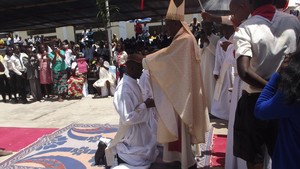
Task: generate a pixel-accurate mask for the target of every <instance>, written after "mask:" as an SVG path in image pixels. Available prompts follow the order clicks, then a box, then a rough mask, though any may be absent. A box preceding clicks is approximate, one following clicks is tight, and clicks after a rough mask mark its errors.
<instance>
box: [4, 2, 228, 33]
mask: <svg viewBox="0 0 300 169" xmlns="http://www.w3.org/2000/svg"><path fill="white" fill-rule="evenodd" d="M144 1H145V5H144V10H143V11H141V9H140V0H109V4H110V5H115V6H118V7H119V13H118V14H117V15H116V16H115V17H114V18H112V21H127V20H130V19H136V18H145V17H161V16H165V14H166V11H167V8H168V5H169V0H144ZM229 1H230V0H222V1H221V0H220V1H217V0H201V2H202V3H203V6H204V8H205V9H206V10H210V11H212V12H220V11H228V3H229ZM0 4H1V5H0V21H1V26H0V32H8V31H20V30H35V29H44V28H53V27H61V26H68V25H73V26H76V25H86V24H98V25H99V23H100V20H99V19H97V17H96V15H97V12H98V9H97V6H96V0H84V1H83V0H22V1H20V0H0ZM200 11H201V9H200V6H199V2H198V0H186V11H185V12H186V14H191V13H199V12H200Z"/></svg>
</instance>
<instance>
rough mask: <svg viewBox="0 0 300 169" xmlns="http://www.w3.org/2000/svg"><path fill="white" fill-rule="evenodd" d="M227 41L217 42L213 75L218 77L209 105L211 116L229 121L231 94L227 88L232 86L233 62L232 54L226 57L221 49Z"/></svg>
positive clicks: (224, 39) (223, 39)
mask: <svg viewBox="0 0 300 169" xmlns="http://www.w3.org/2000/svg"><path fill="white" fill-rule="evenodd" d="M224 41H229V40H227V39H226V38H224V37H223V38H222V39H220V40H219V41H218V44H217V49H216V60H215V68H214V74H215V75H218V76H219V78H218V79H217V82H216V86H215V91H214V96H213V100H212V104H211V114H212V115H214V116H216V117H218V118H220V119H224V120H228V119H229V109H230V99H231V92H229V90H228V89H229V88H231V87H232V85H233V80H232V79H231V77H232V73H233V71H232V67H233V64H234V62H235V59H234V57H233V54H230V55H226V52H225V51H224V50H223V49H222V47H221V43H222V42H224Z"/></svg>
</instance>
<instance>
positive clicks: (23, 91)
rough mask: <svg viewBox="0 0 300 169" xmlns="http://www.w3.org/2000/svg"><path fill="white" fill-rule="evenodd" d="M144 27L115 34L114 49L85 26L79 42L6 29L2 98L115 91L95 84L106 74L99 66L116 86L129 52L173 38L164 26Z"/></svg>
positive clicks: (41, 98)
mask: <svg viewBox="0 0 300 169" xmlns="http://www.w3.org/2000/svg"><path fill="white" fill-rule="evenodd" d="M145 25H146V24H145ZM146 28H147V27H144V28H142V32H141V33H140V34H139V33H137V36H136V37H132V38H126V39H123V38H120V39H119V38H118V37H117V36H116V34H113V37H112V43H111V44H110V45H111V47H112V52H111V53H110V51H109V44H108V42H107V41H100V42H99V41H97V42H94V38H93V34H94V32H93V30H92V29H90V30H86V29H84V30H83V32H82V39H80V40H78V42H77V43H76V42H73V41H68V40H63V41H62V40H60V39H50V38H47V37H44V36H43V35H41V36H30V37H29V38H27V39H25V40H23V39H22V37H20V36H19V35H18V34H15V37H14V38H12V37H11V36H10V35H8V36H7V37H6V40H5V41H4V40H2V39H1V41H0V52H1V53H0V55H1V56H0V57H1V66H0V67H3V69H1V70H0V72H1V74H0V76H1V79H0V85H1V86H0V89H1V95H2V99H3V101H4V102H11V103H19V102H21V103H28V99H30V100H32V101H41V102H43V101H45V100H58V101H63V100H64V99H73V98H76V99H79V98H82V97H84V96H87V95H88V94H94V95H95V97H98V96H100V97H106V96H109V95H113V90H111V91H110V90H107V91H110V92H103V90H102V93H101V87H100V86H97V84H102V82H101V83H99V81H98V83H96V81H97V80H99V78H100V77H102V78H103V74H102V76H101V75H100V73H101V71H100V70H102V73H103V71H104V69H100V68H101V67H102V68H105V70H107V71H105V72H104V74H108V73H110V74H112V75H113V76H111V75H109V76H110V77H112V78H114V79H115V80H114V81H113V80H109V81H110V82H112V84H111V85H110V86H114V85H115V84H116V83H117V82H118V81H119V80H120V79H121V78H122V77H123V74H124V73H125V71H126V68H125V62H126V59H127V56H128V53H129V54H131V53H134V52H138V51H140V52H142V51H145V50H146V51H152V50H155V49H160V48H164V47H166V46H168V45H169V44H170V43H171V39H170V37H168V36H167V34H166V33H165V32H163V33H161V34H158V35H156V33H155V32H154V34H153V35H150V33H149V28H148V29H146ZM143 32H144V33H143ZM82 65H83V66H82ZM82 67H86V68H82ZM83 69H86V70H83ZM110 79H111V78H110ZM113 83H115V84H114V85H113ZM105 84H106V83H105ZM102 85H103V84H102ZM103 93H107V94H105V95H103Z"/></svg>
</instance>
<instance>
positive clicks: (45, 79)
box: [37, 44, 52, 98]
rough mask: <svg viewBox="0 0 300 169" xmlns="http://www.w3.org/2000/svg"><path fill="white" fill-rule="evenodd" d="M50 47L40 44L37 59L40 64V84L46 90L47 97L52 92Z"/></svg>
mask: <svg viewBox="0 0 300 169" xmlns="http://www.w3.org/2000/svg"><path fill="white" fill-rule="evenodd" d="M47 50H48V47H46V46H45V45H44V44H40V45H39V46H38V54H37V58H38V59H39V62H40V65H39V66H40V83H41V86H42V89H44V93H45V97H46V98H49V97H50V90H51V84H52V75H51V67H50V58H49V57H48V52H47Z"/></svg>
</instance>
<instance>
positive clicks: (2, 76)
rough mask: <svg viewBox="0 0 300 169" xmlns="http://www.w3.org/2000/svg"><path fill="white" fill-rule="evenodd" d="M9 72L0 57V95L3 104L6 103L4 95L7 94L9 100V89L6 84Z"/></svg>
mask: <svg viewBox="0 0 300 169" xmlns="http://www.w3.org/2000/svg"><path fill="white" fill-rule="evenodd" d="M9 78H10V76H9V71H8V69H7V68H6V64H5V63H4V58H3V56H2V55H0V94H1V96H2V99H3V102H4V103H5V102H6V94H8V97H9V99H11V94H10V88H9V84H8V79H9Z"/></svg>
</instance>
